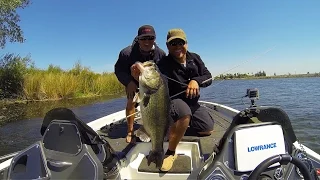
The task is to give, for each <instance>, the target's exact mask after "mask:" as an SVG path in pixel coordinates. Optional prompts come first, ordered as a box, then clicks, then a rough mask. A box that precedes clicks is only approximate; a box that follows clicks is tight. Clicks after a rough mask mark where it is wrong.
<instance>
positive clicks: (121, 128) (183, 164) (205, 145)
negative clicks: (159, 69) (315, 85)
mask: <svg viewBox="0 0 320 180" xmlns="http://www.w3.org/2000/svg"><path fill="white" fill-rule="evenodd" d="M208 111H209V112H210V114H211V116H212V117H213V119H214V122H215V123H214V132H213V133H212V134H211V135H210V136H203V137H199V136H195V135H192V134H190V133H188V132H186V134H185V136H184V137H183V138H182V141H187V142H190V141H191V142H199V145H200V149H201V152H202V156H203V157H204V160H206V159H207V158H208V157H209V156H210V154H211V153H212V152H213V150H214V148H215V145H216V144H218V142H219V141H220V139H221V138H222V136H223V134H224V133H225V131H226V129H227V128H228V127H229V125H230V122H229V120H227V119H225V118H223V117H221V116H219V115H220V114H219V113H218V112H216V111H215V110H213V109H209V108H208ZM140 126H141V119H140V118H139V117H137V118H136V121H135V124H134V130H137V129H138V128H139V127H140ZM98 133H99V134H100V135H101V136H102V137H103V138H105V139H106V140H107V141H108V142H109V143H110V145H111V146H112V148H113V149H114V150H115V151H117V152H119V153H121V154H127V153H128V152H129V151H130V149H131V148H132V147H133V146H134V145H133V144H128V143H126V141H125V137H126V134H127V123H126V121H123V122H122V123H121V124H117V125H114V126H112V127H111V128H110V127H108V128H103V129H101V130H100V131H98ZM137 141H138V138H137ZM138 142H139V141H138ZM164 151H166V150H164ZM190 162H191V159H190V158H189V157H188V156H183V155H179V156H178V158H177V160H176V161H175V164H174V166H173V168H172V169H171V170H170V171H169V172H168V173H190V172H191V163H190ZM138 170H139V171H140V172H141V171H142V172H159V169H157V168H156V167H155V165H154V163H151V164H150V166H148V165H147V160H146V158H144V159H143V161H142V163H141V164H140V167H139V169H138Z"/></svg>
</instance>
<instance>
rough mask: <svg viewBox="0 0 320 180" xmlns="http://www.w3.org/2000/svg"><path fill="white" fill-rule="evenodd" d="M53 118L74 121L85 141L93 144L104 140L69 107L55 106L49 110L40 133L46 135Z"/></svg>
mask: <svg viewBox="0 0 320 180" xmlns="http://www.w3.org/2000/svg"><path fill="white" fill-rule="evenodd" d="M53 120H68V121H70V122H72V123H74V124H75V125H76V126H77V127H78V128H79V131H80V133H81V140H82V142H83V143H85V144H88V145H91V144H102V143H104V141H103V140H102V138H100V136H99V135H98V134H97V133H96V132H95V131H94V130H93V129H92V128H91V127H89V126H88V125H87V124H86V123H84V122H83V121H81V120H80V119H79V118H78V117H77V116H76V115H75V114H74V113H73V112H72V111H71V110H70V109H68V108H54V109H52V110H50V111H48V112H47V113H46V115H45V117H44V119H43V122H42V126H41V130H40V133H41V135H44V133H45V131H46V129H47V128H48V125H49V124H50V123H51V121H53Z"/></svg>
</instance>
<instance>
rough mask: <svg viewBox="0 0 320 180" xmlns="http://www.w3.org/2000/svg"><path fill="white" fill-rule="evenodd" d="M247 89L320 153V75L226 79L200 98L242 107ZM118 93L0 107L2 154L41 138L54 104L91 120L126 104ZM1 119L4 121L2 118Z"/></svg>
mask: <svg viewBox="0 0 320 180" xmlns="http://www.w3.org/2000/svg"><path fill="white" fill-rule="evenodd" d="M248 88H258V89H259V94H260V99H259V100H258V101H257V104H258V105H268V106H270V105H271V106H278V107H280V108H282V109H283V110H284V111H286V112H287V113H288V116H289V117H290V119H291V123H292V126H293V128H294V132H295V133H296V135H297V138H298V139H299V140H300V142H302V143H303V144H305V145H306V146H308V147H310V148H311V149H313V150H314V151H316V152H317V153H320V128H319V126H320V91H319V89H320V78H319V77H316V78H287V79H286V78H284V79H257V80H224V81H214V83H213V84H212V85H211V86H209V87H207V88H203V89H201V100H207V101H213V102H217V103H221V104H225V105H227V106H230V107H233V108H235V109H238V110H242V109H244V108H246V107H248V106H249V105H250V101H249V100H248V99H247V98H242V97H243V96H244V95H245V94H246V90H247V89H248ZM125 103H126V101H125V98H124V97H119V96H111V97H99V98H91V99H78V100H68V101H57V102H37V103H29V104H26V105H10V106H7V107H6V108H2V109H1V110H0V117H1V118H2V122H3V120H4V119H6V120H7V121H6V123H2V124H0V156H1V155H4V154H7V153H10V152H15V151H18V150H22V149H23V148H25V147H27V146H28V145H30V144H31V143H34V142H35V141H37V140H39V139H40V138H41V136H40V126H41V124H42V118H43V116H44V115H45V113H46V112H47V111H49V110H50V109H52V108H54V107H68V108H70V109H72V110H73V111H74V112H75V114H76V115H77V116H79V117H80V119H82V120H83V121H84V122H86V123H88V122H90V121H92V120H94V119H97V118H100V117H102V116H106V115H108V114H111V113H113V112H115V111H119V110H122V109H123V108H124V107H125ZM0 121H1V120H0ZM8 121H9V122H8Z"/></svg>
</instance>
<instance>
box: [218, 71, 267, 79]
mask: <svg viewBox="0 0 320 180" xmlns="http://www.w3.org/2000/svg"><path fill="white" fill-rule="evenodd" d="M264 76H267V74H266V72H265V71H259V72H257V73H255V74H253V73H251V75H250V73H234V74H231V73H228V74H220V75H219V76H216V77H215V79H238V78H250V77H264Z"/></svg>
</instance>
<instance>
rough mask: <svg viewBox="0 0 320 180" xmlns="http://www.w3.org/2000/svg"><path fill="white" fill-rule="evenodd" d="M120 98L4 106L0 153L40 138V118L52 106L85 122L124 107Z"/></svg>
mask: <svg viewBox="0 0 320 180" xmlns="http://www.w3.org/2000/svg"><path fill="white" fill-rule="evenodd" d="M120 97H121V96H119V95H117V96H104V97H94V98H81V99H80V98H79V99H72V100H61V101H44V102H33V103H28V104H10V105H6V106H3V107H1V109H0V113H1V114H0V117H2V121H1V122H2V124H1V125H0V147H1V148H0V156H2V155H5V154H8V153H12V152H15V151H18V150H22V149H24V148H26V147H28V146H29V145H31V144H32V143H34V142H35V141H37V140H40V138H41V135H40V128H41V125H42V120H43V117H44V115H45V114H46V113H47V112H48V111H49V110H51V109H53V108H56V107H67V108H70V109H72V110H73V111H74V113H75V114H76V115H77V116H79V118H80V119H82V120H83V121H84V122H86V123H88V122H90V121H92V120H94V119H97V118H100V117H102V116H105V115H107V114H110V113H113V112H114V111H119V110H120V109H123V108H124V105H125V104H124V102H125V101H124V99H123V98H120ZM117 107H118V108H117Z"/></svg>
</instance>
